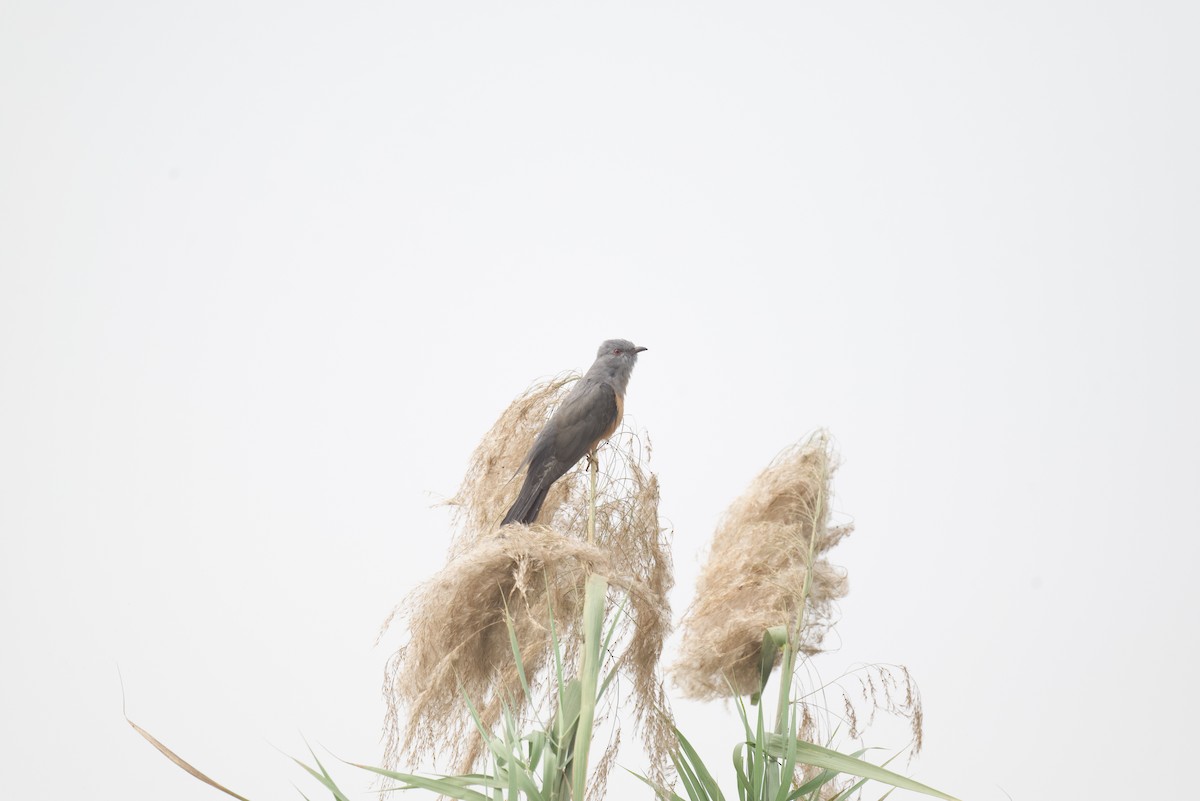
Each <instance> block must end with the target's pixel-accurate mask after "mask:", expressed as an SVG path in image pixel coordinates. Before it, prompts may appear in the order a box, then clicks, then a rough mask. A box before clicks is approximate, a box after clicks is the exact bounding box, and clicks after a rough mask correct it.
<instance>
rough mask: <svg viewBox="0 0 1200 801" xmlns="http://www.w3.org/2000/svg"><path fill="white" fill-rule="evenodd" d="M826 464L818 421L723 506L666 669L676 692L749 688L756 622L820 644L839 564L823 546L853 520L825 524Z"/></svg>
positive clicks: (712, 693)
mask: <svg viewBox="0 0 1200 801" xmlns="http://www.w3.org/2000/svg"><path fill="white" fill-rule="evenodd" d="M836 467H837V463H836V458H835V456H834V455H833V452H832V447H831V443H830V441H829V435H828V434H827V433H826V432H824V431H820V432H818V433H816V434H814V435H813V436H811V437H809V438H808V439H807V440H805V441H803V442H801V443H799V444H797V445H795V446H793V447H792V448H790V449H788V450H787V451H785V452H784V453H782V454H780V456H779V457H777V458H776V459H775V461H774V462H773V463H772V464H771V465H770V466H769V467H768V468H767V469H766V470H764V471H763V472H762V473H760V474H759V475H758V477H757V478H755V479H754V481H752V482H751V484H750V486H749V487H748V488H747V489H746V491H745V492H744V493H743V494H742V496H741V497H739V498H738V499H737V500H736V501H734V502H733V504H732V505H731V506H730V507H729V509H728V510H726V512H725V514H724V516H723V517H722V519H721V521H720V523H719V524H718V526H717V530H716V533H715V534H714V535H713V541H712V545H711V547H710V550H709V555H708V561H707V563H706V564H705V566H704V569H703V570H702V571H701V574H700V578H699V580H698V582H697V587H696V598H695V600H694V601H693V603H692V606H691V608H690V609H689V610H688V613H687V615H686V616H685V618H684V622H683V638H682V643H681V647H680V651H681V653H680V657H679V660H678V661H677V662H676V664H675V666H674V668H673V669H672V671H671V673H672V677H673V678H674V680H675V682H676V684H678V686H679V687H680V689H681V690H683V692H684V694H686V695H688V696H690V697H693V698H716V697H720V696H727V695H729V694H730V686H731V685H732V689H733V692H735V693H737V694H739V695H746V694H750V693H753V692H755V691H757V689H758V683H759V652H760V649H761V647H762V638H763V632H764V631H765V630H766V629H768V628H770V627H771V626H787V627H788V629H789V631H791V632H792V635H791V640H792V642H793V643H794V644H795V645H796V647H797V648H798V650H800V651H801V652H803V653H806V654H812V653H815V652H817V651H818V650H820V646H821V642H822V640H823V639H824V637H825V634H826V632H827V631H828V629H829V628H830V626H831V625H832V624H833V612H834V602H835V601H836V600H837V599H838V598H841V597H842V596H844V595H845V594H846V590H847V582H846V576H845V572H844V571H843V570H842V569H841V568H838V567H835V566H834V565H832V564H830V563H829V561H828V560H827V559H826V558H825V554H826V552H827V551H828V550H829V549H830V548H832V547H833V546H834V545H836V544H837V542H838V541H839V540H841V538H842V537H845V536H846V535H848V534H849V533H850V532H851V530H852V528H853V526H851V525H844V526H834V527H830V525H829V517H830V515H829V497H830V477H831V475H832V474H833V472H834V470H835V469H836ZM810 558H811V563H810ZM806 588H807V591H806Z"/></svg>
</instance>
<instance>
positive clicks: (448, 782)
mask: <svg viewBox="0 0 1200 801" xmlns="http://www.w3.org/2000/svg"><path fill="white" fill-rule="evenodd" d="M351 764H352V765H354V767H356V768H362V769H363V770H367V771H370V772H371V773H378V774H379V775H380V776H386V777H387V778H389V779H395V780H396V781H400V782H404V784H405V785H406V786H405V787H397V788H395V789H397V790H409V789H414V788H419V789H422V790H432V791H433V792H435V793H438V794H439V795H444V796H446V797H447V798H457V799H458V800H459V801H490V799H488V797H487V796H486V795H484V794H483V793H481V792H478V791H476V790H471V789H470V788H468V787H465V786H463V784H462V782H461V779H462V778H463V777H457V776H456V777H451V776H443V777H441V778H436V779H435V778H432V777H429V776H418V775H416V774H415V773H400V772H399V771H395V770H386V769H384V768H376V767H372V766H371V765H360V764H358V763H357V762H352V763H351ZM480 778H484V777H480Z"/></svg>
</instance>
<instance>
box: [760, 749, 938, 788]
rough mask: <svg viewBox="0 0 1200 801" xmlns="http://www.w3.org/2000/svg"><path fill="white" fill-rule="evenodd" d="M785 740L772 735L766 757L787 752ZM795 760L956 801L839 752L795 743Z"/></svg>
mask: <svg viewBox="0 0 1200 801" xmlns="http://www.w3.org/2000/svg"><path fill="white" fill-rule="evenodd" d="M784 739H786V738H784V737H781V736H779V735H774V734H773V735H771V736H770V737H769V738H768V740H767V743H768V753H770V754H771V755H772V756H780V755H782V754H783V753H785V752H786V748H787V746H786V745H785V744H784V743H783V742H781V741H782V740H784ZM796 758H797V760H799V761H800V762H803V763H804V764H805V765H813V766H814V767H818V768H826V769H828V770H836V771H837V772H839V773H848V774H850V775H851V776H858V777H860V778H863V779H872V780H874V781H877V782H882V783H883V784H890V785H892V786H893V787H898V788H900V789H901V790H911V791H913V792H914V793H923V794H924V795H929V796H933V797H934V798H942V799H946V801H958V799H956V798H955V797H954V796H952V795H947V794H946V793H943V792H941V791H940V790H935V789H933V788H932V787H927V786H926V785H924V784H921V783H920V782H917V781H913V780H912V779H910V778H908V777H907V776H901V775H900V774H899V773H893V772H892V771H890V770H887V769H886V768H881V767H879V766H878V765H873V764H871V763H870V762H865V761H863V760H861V759H856V758H855V757H852V756H850V755H848V754H843V753H841V752H839V751H834V750H833V749H831V748H825V747H824V746H820V745H815V744H813V743H806V742H804V741H803V740H797V757H796Z"/></svg>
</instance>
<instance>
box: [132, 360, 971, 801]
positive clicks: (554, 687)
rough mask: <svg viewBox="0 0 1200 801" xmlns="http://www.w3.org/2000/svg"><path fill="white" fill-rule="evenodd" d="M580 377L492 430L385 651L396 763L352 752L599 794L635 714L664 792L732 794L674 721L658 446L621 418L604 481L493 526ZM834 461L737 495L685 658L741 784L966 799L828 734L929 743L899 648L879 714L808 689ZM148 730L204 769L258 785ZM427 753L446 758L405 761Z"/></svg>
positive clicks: (324, 777)
mask: <svg viewBox="0 0 1200 801" xmlns="http://www.w3.org/2000/svg"><path fill="white" fill-rule="evenodd" d="M569 382H570V379H569V378H564V379H558V380H555V381H552V382H550V383H547V384H544V385H541V386H537V387H534V388H533V389H531V390H530V391H529V392H527V393H526V394H524V395H523V396H521V397H520V398H518V399H517V400H516V401H514V402H513V404H512V405H511V406H510V407H509V408H508V409H507V410H506V411H505V412H504V414H503V415H502V416H501V417H500V419H499V420H498V421H497V423H496V424H495V426H493V428H492V429H491V431H489V432H488V434H487V435H486V436H485V437H484V439H483V441H482V442H481V443H480V445H479V447H478V448H477V449H476V451H475V453H474V455H473V457H472V460H471V464H470V467H469V469H468V471H467V474H466V477H465V479H464V482H463V485H462V487H461V488H460V490H459V492H458V493H457V494H456V495H455V496H454V498H453V499H452V500H451V503H452V504H453V505H454V506H455V509H456V518H455V519H456V530H455V534H454V538H453V540H452V543H451V547H450V554H449V558H448V560H447V563H446V565H445V567H443V569H442V570H441V571H439V572H438V574H437V575H435V576H433V577H432V578H431V579H430V580H429V581H427V582H426V583H425V584H423V585H422V586H421V587H419V588H417V589H416V590H415V591H414V592H413V593H412V594H411V595H410V596H409V597H408V598H406V599H405V601H404V602H402V603H401V604H400V605H399V606H398V607H397V609H396V611H395V612H393V616H392V617H391V618H389V621H388V623H385V629H386V628H387V626H388V625H389V624H391V623H400V624H402V625H403V627H404V628H405V630H406V631H407V635H408V636H407V641H406V643H405V644H404V645H403V647H401V648H400V650H398V651H397V652H396V653H395V654H394V655H393V657H392V659H391V660H389V663H388V667H387V670H386V677H385V684H384V693H385V697H386V699H387V717H386V721H385V746H386V749H385V756H384V764H383V766H381V767H375V766H369V765H355V766H356V767H358V768H361V769H363V770H367V771H370V772H372V773H374V774H376V775H377V776H379V777H382V779H383V780H384V781H385V782H386V783H385V784H384V785H383V786H382V787H381V790H382V791H383V792H385V793H387V792H389V791H396V790H405V791H411V790H426V791H429V792H432V793H436V794H438V795H440V796H442V797H446V798H454V799H461V800H462V801H521V800H522V799H524V800H527V801H601V799H603V798H604V796H605V791H606V787H607V779H608V776H609V773H610V771H611V769H612V768H613V766H614V765H615V764H616V760H617V755H618V748H619V743H620V727H621V723H622V721H623V720H628V719H632V722H633V724H634V725H635V726H636V727H637V728H638V729H639V730H640V732H641V735H642V744H643V750H644V751H645V752H646V754H647V755H648V757H649V764H648V767H647V768H646V770H645V771H644V773H643V774H638V775H639V778H641V779H642V781H644V782H645V784H646V785H647V788H648V789H647V793H648V794H649V795H651V796H653V797H655V798H658V799H665V800H666V801H724V799H725V798H726V796H725V794H724V792H723V790H722V788H721V786H720V784H719V782H718V781H717V780H716V778H715V776H714V771H713V770H712V769H710V768H709V766H708V765H706V764H705V763H704V761H703V760H702V759H701V757H700V755H699V754H698V752H697V751H696V750H695V749H694V748H693V747H692V745H691V743H690V742H689V740H688V739H687V738H686V737H685V736H684V734H683V733H682V732H680V731H678V729H676V728H675V726H674V723H673V720H672V718H671V714H670V709H669V704H668V698H667V696H666V694H665V691H664V689H663V681H662V678H661V676H662V671H661V669H660V666H659V661H660V657H661V655H662V647H663V643H664V641H665V640H666V637H667V635H668V633H669V631H670V625H671V613H670V607H669V605H668V602H667V593H668V591H669V590H670V588H671V586H672V583H673V578H672V570H671V559H670V549H669V543H668V541H667V538H666V533H665V531H664V529H663V527H662V526H661V525H660V523H659V518H658V501H659V495H658V483H657V479H656V478H655V476H654V475H653V474H652V473H651V472H650V471H649V470H648V467H647V461H648V458H649V453H648V451H649V447H648V446H646V447H645V448H643V447H642V441H641V440H640V439H638V438H637V437H636V436H634V435H632V434H630V433H629V432H628V431H622V432H619V433H618V434H617V435H616V436H615V437H614V438H613V439H612V440H611V441H610V443H609V445H608V446H607V447H606V448H604V449H603V451H602V454H603V457H602V459H601V460H600V461H601V462H602V463H603V469H602V470H599V471H598V472H599V475H597V473H595V472H593V473H592V476H591V479H590V480H588V477H587V476H586V475H585V472H584V470H585V468H584V467H583V466H580V467H579V468H577V469H576V470H573V471H571V472H570V473H568V474H567V475H566V476H564V477H563V478H562V479H561V480H560V481H559V482H557V483H556V484H555V486H554V487H553V489H552V490H551V492H550V494H549V496H548V498H547V500H546V503H545V505H544V506H543V513H542V516H541V518H540V520H542V521H544V522H543V523H541V524H539V525H534V526H507V527H504V528H503V529H500V528H498V523H499V521H500V519H501V518H502V517H503V514H504V511H505V510H506V509H507V508H508V506H509V504H511V502H512V500H513V497H514V496H515V494H516V492H517V490H518V488H519V485H518V483H517V482H516V481H515V480H514V478H515V477H516V476H517V475H518V472H519V468H520V467H521V463H520V461H521V459H522V457H523V456H524V454H525V453H526V452H527V451H528V449H529V446H530V444H531V443H532V441H533V438H534V437H535V436H536V434H537V432H538V431H539V430H540V428H541V426H542V425H543V424H544V423H545V421H546V419H548V417H549V415H550V413H551V411H552V410H553V409H554V407H555V405H556V404H557V403H558V402H559V400H560V399H561V398H562V396H563V394H564V393H565V391H566V389H567V387H568V384H569ZM836 464H837V463H836V458H835V456H834V453H833V450H832V446H831V443H830V439H829V437H828V435H827V434H825V433H824V432H819V433H818V434H816V435H814V436H812V437H810V438H808V439H807V440H805V441H803V442H801V443H798V444H797V445H795V446H793V447H791V448H789V449H788V450H786V451H785V452H784V453H782V454H781V455H780V456H779V457H778V458H777V459H776V460H775V461H774V462H773V463H772V464H771V465H770V466H768V467H767V468H766V469H765V470H764V471H763V472H762V473H761V474H760V475H759V476H758V477H757V478H756V479H754V481H752V482H751V484H750V485H749V487H748V488H747V489H746V490H745V492H744V493H743V494H742V495H741V496H740V497H739V498H738V499H736V500H735V501H734V503H733V504H732V505H731V506H730V508H729V510H728V511H727V512H726V514H725V515H724V516H723V518H722V520H721V522H720V524H719V526H718V528H717V531H716V533H715V535H714V538H713V542H712V545H711V547H710V549H709V555H708V560H707V563H706V565H705V567H704V569H703V571H702V573H701V575H700V578H699V581H698V584H697V589H696V595H695V600H694V601H693V603H692V605H691V606H690V607H689V609H688V611H687V614H686V615H685V616H684V620H683V636H682V643H681V649H680V654H679V657H678V659H677V660H676V661H675V663H674V665H673V667H672V669H671V676H672V677H673V679H674V681H675V683H676V685H677V686H678V687H679V689H680V690H681V691H682V692H683V693H684V694H685V695H689V696H692V697H696V698H700V699H710V700H711V699H718V698H731V699H732V700H733V703H734V704H735V706H736V709H737V710H738V713H739V718H740V728H739V730H738V731H736V732H734V733H732V734H731V746H732V757H733V766H734V775H733V777H732V786H733V787H734V788H735V790H734V793H735V795H734V797H736V798H738V799H740V801H795V800H797V799H806V800H807V801H846V800H847V799H849V798H851V797H855V796H856V795H861V792H862V790H863V787H864V784H865V782H867V781H875V782H881V783H883V784H886V785H889V786H890V787H902V788H905V789H908V790H913V791H916V792H920V793H924V794H927V795H931V796H935V797H938V798H944V799H950V798H951V796H948V795H945V794H944V793H941V792H939V791H937V790H933V789H931V788H929V787H926V786H924V785H921V784H918V783H916V782H913V781H912V780H910V779H907V778H906V777H904V776H902V775H900V774H897V773H894V772H891V771H889V770H887V769H886V768H885V767H882V766H878V765H875V764H872V763H870V762H868V761H865V760H864V759H862V756H863V754H864V753H865V751H864V750H858V751H855V752H853V753H841V752H839V751H838V750H836V749H835V748H832V747H830V746H831V745H833V744H834V742H835V738H836V737H837V736H838V735H839V733H840V734H845V735H848V736H850V737H851V738H856V737H857V736H858V735H859V729H860V728H862V726H863V725H864V724H867V723H869V722H870V719H871V718H872V717H873V716H874V714H875V712H876V711H877V710H879V709H884V710H886V711H889V712H894V713H897V714H901V715H903V716H905V717H907V718H908V719H909V720H910V721H911V722H912V724H913V733H914V752H915V750H917V749H919V746H920V730H921V711H920V698H919V695H918V694H917V693H916V689H915V686H914V684H913V683H912V681H911V678H910V677H909V676H908V673H907V671H905V670H903V669H902V668H901V669H896V670H890V669H887V668H872V669H868V670H867V671H865V672H863V673H860V674H859V677H858V679H859V681H860V683H861V697H862V700H864V701H866V702H867V703H868V704H869V706H870V713H869V717H868V718H867V719H866V720H865V721H864V719H863V718H862V717H861V716H860V715H859V714H858V713H857V711H856V704H855V703H854V701H853V700H852V699H851V697H850V696H849V695H848V694H847V695H846V696H845V698H844V701H845V710H844V716H843V717H842V719H841V723H840V724H839V726H841V725H844V727H845V729H846V731H845V732H839V730H838V727H836V726H835V727H834V728H835V730H834V731H821V730H820V727H819V726H818V725H817V722H816V721H817V716H816V715H814V704H813V700H812V699H813V697H814V694H816V693H818V692H820V691H822V690H823V689H824V688H813V687H806V686H805V684H806V682H805V674H804V671H803V670H802V667H803V666H804V663H805V661H806V660H808V659H809V658H810V657H811V656H812V655H813V654H814V653H815V652H817V651H818V650H819V649H820V647H821V643H822V640H823V639H824V637H825V634H826V632H827V631H828V629H829V627H830V626H831V625H832V621H833V614H832V605H833V603H834V602H835V601H836V599H837V598H839V597H841V596H842V595H844V593H845V592H846V578H845V574H844V572H843V571H841V570H840V569H839V568H836V567H834V566H833V565H832V564H830V563H829V561H828V559H827V554H828V551H829V550H830V549H831V548H832V547H833V546H834V545H836V544H837V542H838V541H840V540H841V539H842V538H843V537H845V536H847V535H848V534H849V533H850V532H851V527H850V526H849V525H831V523H830V518H831V515H830V511H829V508H830V505H829V498H830V495H831V477H832V475H833V473H834V471H835V469H836ZM772 683H774V686H775V689H776V692H775V697H774V699H773V702H772V703H768V702H767V695H768V690H769V688H770V687H771V686H772ZM618 687H620V692H616V689H617V688H618ZM618 698H619V699H620V700H621V703H618V701H617V699H618ZM623 713H624V714H623ZM131 724H132V721H131ZM135 729H137V730H138V732H139V733H141V734H142V735H143V736H144V737H146V738H147V739H148V740H149V741H150V742H151V743H152V744H154V745H155V746H156V747H157V748H159V750H160V751H162V752H163V753H164V754H166V755H167V756H168V757H169V758H171V759H172V760H173V761H175V762H176V764H178V765H179V766H180V767H182V768H184V769H185V770H187V771H188V772H189V773H192V775H194V776H196V777H197V778H200V779H201V780H203V781H205V782H207V783H209V784H210V785H212V786H213V787H214V788H216V789H218V790H220V791H222V792H225V793H227V794H229V795H231V796H234V797H236V798H241V796H238V795H236V794H235V793H233V792H232V791H230V790H228V789H227V788H225V787H223V786H221V785H220V784H219V783H217V782H215V781H213V780H211V779H209V778H208V777H207V776H205V775H204V774H202V773H200V772H199V771H197V770H196V769H195V768H193V767H192V766H191V765H189V764H188V763H186V762H185V761H183V760H182V759H180V758H179V757H178V756H177V755H175V754H174V753H172V752H171V751H170V750H169V749H168V748H166V747H165V746H164V745H163V744H162V743H160V742H159V741H157V740H155V739H154V738H153V737H152V736H151V735H150V734H149V733H148V732H145V731H144V730H142V729H140V728H138V727H137V726H136V725H135ZM602 733H603V734H602ZM432 755H438V756H440V757H441V760H440V763H441V765H442V766H443V767H444V768H445V769H446V772H445V773H439V774H434V773H416V772H412V771H405V770H401V766H402V765H404V764H418V763H420V762H429V761H430V757H431V756H432ZM311 761H312V764H309V763H307V762H302V761H301V762H300V764H301V766H302V767H303V768H304V770H305V771H307V772H308V773H309V774H310V775H311V776H312V777H313V778H314V779H315V780H316V781H317V782H318V783H319V784H320V785H321V786H322V787H324V788H325V790H326V791H327V792H329V793H330V794H331V795H332V796H333V798H334V799H336V800H337V801H348V798H347V796H346V793H345V792H344V791H343V790H342V789H341V788H340V787H339V786H338V784H337V782H336V781H335V780H334V778H333V776H332V775H331V773H330V772H329V771H328V770H327V769H326V768H325V766H324V765H323V764H322V763H321V762H320V760H318V759H317V758H316V755H315V754H312V755H311ZM243 801H244V799H243Z"/></svg>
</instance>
